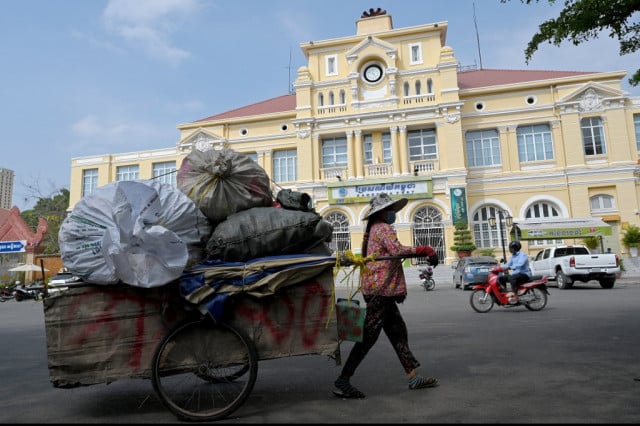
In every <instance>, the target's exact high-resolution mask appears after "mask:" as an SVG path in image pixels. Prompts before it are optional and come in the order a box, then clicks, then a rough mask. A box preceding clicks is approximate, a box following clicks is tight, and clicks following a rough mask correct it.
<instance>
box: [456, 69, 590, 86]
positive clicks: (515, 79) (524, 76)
mask: <svg viewBox="0 0 640 426" xmlns="http://www.w3.org/2000/svg"><path fill="white" fill-rule="evenodd" d="M585 74H593V72H592V71H590V72H587V71H525V70H492V69H484V70H477V71H465V72H459V73H458V88H460V90H464V89H477V88H480V87H491V86H500V85H503V84H515V83H525V82H530V81H541V80H551V79H554V78H563V77H574V76H577V75H585Z"/></svg>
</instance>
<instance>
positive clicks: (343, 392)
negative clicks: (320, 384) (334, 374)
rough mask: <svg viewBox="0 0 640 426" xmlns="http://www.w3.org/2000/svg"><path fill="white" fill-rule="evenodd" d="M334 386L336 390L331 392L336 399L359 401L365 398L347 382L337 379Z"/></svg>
mask: <svg viewBox="0 0 640 426" xmlns="http://www.w3.org/2000/svg"><path fill="white" fill-rule="evenodd" d="M334 385H335V386H336V388H335V389H334V390H333V394H334V395H335V396H337V397H338V398H348V399H361V398H364V397H365V394H363V393H362V392H360V391H359V390H358V389H356V388H355V387H353V386H352V385H351V383H349V381H348V380H344V379H338V380H336V381H335V383H334Z"/></svg>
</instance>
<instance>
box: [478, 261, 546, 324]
mask: <svg viewBox="0 0 640 426" xmlns="http://www.w3.org/2000/svg"><path fill="white" fill-rule="evenodd" d="M508 270H509V268H503V267H501V266H498V265H496V266H493V267H492V268H491V270H490V271H489V276H488V277H487V281H486V282H485V283H482V284H476V285H474V286H473V287H472V290H473V291H472V293H471V296H470V298H469V303H470V304H471V307H472V308H473V310H474V311H476V312H479V313H485V312H489V311H490V310H491V309H492V308H493V305H494V304H495V305H498V306H503V307H514V306H524V307H525V308H527V309H529V310H530V311H539V310H541V309H543V308H544V307H545V306H547V296H548V295H549V290H548V289H547V277H544V276H541V275H540V276H533V277H531V279H530V280H529V281H527V282H526V283H522V284H520V285H518V301H517V302H516V303H510V302H512V301H510V300H509V297H508V294H509V293H510V292H511V289H507V285H508V284H507V280H506V276H505V275H504V273H505V272H507V271H508Z"/></svg>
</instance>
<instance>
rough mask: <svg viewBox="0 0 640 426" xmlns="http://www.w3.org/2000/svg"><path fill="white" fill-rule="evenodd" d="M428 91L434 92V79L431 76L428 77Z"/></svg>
mask: <svg viewBox="0 0 640 426" xmlns="http://www.w3.org/2000/svg"><path fill="white" fill-rule="evenodd" d="M427 93H429V94H433V80H432V79H430V78H428V79H427Z"/></svg>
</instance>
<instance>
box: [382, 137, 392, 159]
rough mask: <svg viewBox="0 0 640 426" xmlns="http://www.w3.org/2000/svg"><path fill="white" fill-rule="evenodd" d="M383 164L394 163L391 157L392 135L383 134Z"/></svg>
mask: <svg viewBox="0 0 640 426" xmlns="http://www.w3.org/2000/svg"><path fill="white" fill-rule="evenodd" d="M382 162H383V163H385V164H391V163H392V162H393V159H392V155H391V133H383V134H382Z"/></svg>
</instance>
